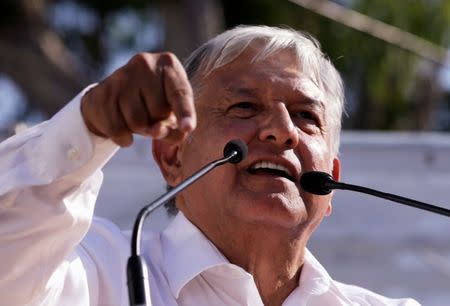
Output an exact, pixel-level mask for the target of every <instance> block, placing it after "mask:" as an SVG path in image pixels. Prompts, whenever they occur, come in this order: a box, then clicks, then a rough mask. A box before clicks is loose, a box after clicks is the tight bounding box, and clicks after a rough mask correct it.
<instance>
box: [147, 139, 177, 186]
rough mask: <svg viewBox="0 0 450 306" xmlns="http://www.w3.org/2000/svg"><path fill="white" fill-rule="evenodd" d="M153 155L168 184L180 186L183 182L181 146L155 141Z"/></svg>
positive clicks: (153, 141) (153, 142)
mask: <svg viewBox="0 0 450 306" xmlns="http://www.w3.org/2000/svg"><path fill="white" fill-rule="evenodd" d="M152 153H153V159H154V160H155V161H156V163H157V164H158V166H159V170H160V171H161V173H162V175H163V176H164V179H165V180H166V182H167V183H168V184H169V185H170V186H175V185H177V184H179V183H180V182H181V161H180V156H179V155H180V144H179V143H177V144H174V143H170V142H168V141H164V140H159V139H153V140H152Z"/></svg>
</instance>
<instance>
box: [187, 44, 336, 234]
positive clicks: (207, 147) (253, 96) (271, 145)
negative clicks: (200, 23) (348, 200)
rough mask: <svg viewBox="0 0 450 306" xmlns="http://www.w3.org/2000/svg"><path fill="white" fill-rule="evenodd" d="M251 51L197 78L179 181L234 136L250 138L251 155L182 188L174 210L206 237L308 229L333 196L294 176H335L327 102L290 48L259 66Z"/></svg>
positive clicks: (215, 155)
mask: <svg viewBox="0 0 450 306" xmlns="http://www.w3.org/2000/svg"><path fill="white" fill-rule="evenodd" d="M253 55H254V54H253V51H251V50H247V51H245V52H244V53H243V54H242V55H240V56H239V57H238V58H237V59H236V60H234V61H233V62H232V63H230V64H227V65H225V66H224V67H222V68H219V69H217V70H215V71H214V72H213V73H212V74H210V75H209V76H208V77H206V78H204V79H203V80H202V81H201V82H202V84H201V85H202V86H201V89H200V91H199V94H198V96H197V99H196V110H197V117H198V125H197V128H196V129H195V131H194V132H193V134H192V137H191V139H189V140H188V141H186V142H185V143H184V144H183V145H182V147H181V149H180V151H179V160H180V162H181V177H180V178H181V179H185V178H187V177H188V176H189V175H191V174H192V173H193V172H195V171H196V170H198V169H199V168H201V167H202V166H204V165H205V164H207V163H209V162H211V161H212V160H215V159H217V158H219V157H222V154H223V153H222V150H223V147H224V145H225V144H226V143H227V142H228V141H230V140H232V139H237V138H239V139H242V140H243V141H244V142H245V143H247V145H248V149H249V154H248V157H247V158H246V159H245V160H244V161H242V162H241V163H239V164H237V165H234V164H227V165H224V166H221V167H219V168H217V169H215V170H213V171H212V172H210V173H209V174H208V175H206V176H205V177H203V178H202V179H200V180H199V181H198V182H196V183H195V184H193V185H192V186H191V187H189V188H188V189H186V190H185V191H184V192H183V193H182V195H181V198H180V201H179V207H180V209H181V210H182V211H183V212H184V213H185V215H186V216H187V217H188V218H189V219H190V220H191V221H192V222H193V223H194V224H196V225H197V226H198V227H199V228H200V229H202V230H203V231H204V232H206V234H207V235H208V232H209V231H217V230H220V229H225V228H226V227H230V226H233V227H238V228H239V227H240V226H244V228H245V227H247V226H248V225H252V224H253V225H261V226H265V227H266V226H273V227H276V228H279V229H291V230H301V231H305V230H307V231H308V230H309V231H311V232H312V230H313V229H314V228H315V227H316V226H317V225H318V224H319V223H320V221H321V220H322V218H323V216H324V215H325V214H326V212H327V210H328V209H329V205H330V201H331V196H313V195H311V194H308V193H305V192H303V191H302V190H301V188H300V185H299V178H300V176H301V174H302V173H304V172H307V171H312V170H320V171H325V172H329V173H330V172H333V174H334V175H335V176H338V175H339V164H338V161H337V160H335V159H334V156H333V155H332V152H331V143H332V141H331V139H330V126H329V125H328V110H327V103H326V102H327V101H324V94H323V93H322V92H321V91H320V90H319V89H318V87H316V86H315V85H314V83H313V82H312V81H311V79H309V78H308V76H306V75H304V74H302V71H301V70H300V68H299V65H298V63H297V59H296V57H295V56H294V55H293V54H292V53H291V52H290V51H283V52H280V53H277V54H275V55H273V56H270V57H268V58H266V59H265V60H261V61H258V62H256V63H252V62H251V58H252V56H253Z"/></svg>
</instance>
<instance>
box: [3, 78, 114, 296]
mask: <svg viewBox="0 0 450 306" xmlns="http://www.w3.org/2000/svg"><path fill="white" fill-rule="evenodd" d="M89 89H90V87H88V88H86V89H85V90H84V91H83V92H81V93H80V94H79V95H78V96H77V97H75V98H74V99H73V100H72V101H71V102H70V103H69V104H67V105H66V106H65V107H64V108H63V109H62V110H61V111H60V112H59V113H57V114H56V115H55V116H54V117H52V118H51V119H50V120H48V121H46V122H43V123H41V124H39V125H37V126H35V127H33V128H30V129H28V130H26V131H24V132H22V133H20V134H18V135H16V136H13V137H11V138H9V139H7V140H6V141H4V142H3V143H1V144H0V258H1V260H0V297H1V298H0V299H1V304H2V305H42V304H44V305H53V304H51V303H47V302H50V301H52V300H53V298H54V297H55V296H57V295H58V293H61V291H62V286H64V282H60V281H61V279H64V274H65V273H66V272H67V271H69V270H70V269H71V267H72V266H73V265H75V266H76V265H80V261H79V260H77V258H71V257H72V256H74V255H73V254H76V252H73V250H74V248H75V247H76V246H77V245H78V244H79V243H80V241H81V240H82V239H83V237H84V235H85V234H86V232H87V230H88V228H89V226H90V223H91V221H92V216H93V211H94V203H95V201H96V198H97V195H98V192H99V188H100V185H101V182H102V173H101V170H100V169H101V167H102V166H103V165H104V164H105V163H106V162H107V161H108V160H109V159H110V157H111V156H112V155H113V154H114V153H115V152H116V150H117V149H118V147H117V146H116V145H115V144H114V143H113V142H112V141H110V140H107V139H105V138H102V137H97V136H95V135H93V134H92V133H90V132H89V131H88V130H87V128H86V126H85V124H84V121H83V118H82V116H81V111H80V101H81V98H82V96H83V95H84V93H85V92H86V91H87V90H89ZM75 257H76V256H75ZM71 264H73V265H72V266H71ZM79 268H80V270H81V271H82V270H83V269H88V268H89V267H86V266H83V265H82V264H81V267H79ZM89 273H90V272H89V271H85V274H86V275H85V276H82V277H81V278H83V277H85V278H86V277H88V276H89ZM69 281H70V280H69ZM77 281H79V279H78V280H73V281H72V283H71V285H73V286H77ZM65 285H67V284H65ZM85 285H86V284H84V285H83V284H82V285H81V286H85ZM88 298H89V297H87V299H88ZM88 304H89V303H85V304H83V305H88Z"/></svg>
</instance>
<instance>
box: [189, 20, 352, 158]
mask: <svg viewBox="0 0 450 306" xmlns="http://www.w3.org/2000/svg"><path fill="white" fill-rule="evenodd" d="M256 41H257V42H258V43H262V44H261V47H260V49H259V50H258V52H256V54H255V55H254V57H253V59H252V61H253V62H257V61H259V60H263V59H265V58H267V57H268V56H270V55H272V54H275V53H278V52H280V51H282V50H292V51H293V52H294V53H295V55H296V56H297V58H298V62H299V64H300V69H301V70H302V73H305V74H306V75H307V76H308V77H309V78H310V79H311V81H313V82H314V83H315V85H316V86H317V87H318V88H319V89H320V90H321V91H322V92H323V93H324V100H325V101H324V102H325V103H327V106H329V107H327V109H328V115H327V119H328V120H329V121H328V122H329V125H330V128H331V134H330V136H331V140H332V144H331V145H332V151H333V153H334V154H335V155H337V154H338V151H339V139H340V137H339V136H340V131H341V117H342V113H343V111H344V90H343V84H342V79H341V77H340V75H339V73H338V72H337V70H336V69H335V68H334V66H333V64H332V63H331V62H330V60H329V59H328V57H327V56H325V55H324V54H323V52H322V51H321V49H320V45H319V43H318V42H317V40H316V39H314V38H313V37H312V36H311V35H309V34H307V33H303V32H299V31H295V30H292V29H284V28H277V27H268V26H238V27H235V28H233V29H230V30H228V31H226V32H223V33H222V34H220V35H218V36H216V37H214V38H212V39H211V40H209V41H207V42H206V43H205V44H203V45H202V46H200V47H199V48H198V49H196V50H195V51H194V52H193V53H192V54H191V55H190V56H189V57H188V58H187V59H186V61H185V68H186V72H187V74H188V76H189V79H190V80H191V82H192V84H193V87H194V92H198V90H199V89H200V84H199V83H201V82H199V81H201V79H202V78H204V77H206V76H208V75H209V74H210V73H211V72H213V71H214V70H215V69H217V68H219V67H222V66H225V65H226V64H228V63H230V62H232V61H233V60H234V59H236V58H237V57H238V56H239V55H240V54H241V53H242V52H243V51H244V50H245V49H246V48H247V47H248V46H249V45H250V44H251V43H252V42H256ZM259 46H260V44H258V47H259Z"/></svg>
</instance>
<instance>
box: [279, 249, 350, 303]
mask: <svg viewBox="0 0 450 306" xmlns="http://www.w3.org/2000/svg"><path fill="white" fill-rule="evenodd" d="M320 295H326V296H327V301H328V303H330V302H331V301H333V303H336V305H343V304H342V303H340V302H339V303H338V301H344V304H345V303H348V304H345V305H350V304H351V302H350V301H349V300H348V299H347V298H346V296H345V295H344V294H343V293H342V292H341V291H340V289H339V288H338V287H337V286H336V283H335V282H334V281H333V279H332V278H331V276H330V275H329V274H328V272H327V271H326V270H325V268H324V267H323V266H322V265H321V264H320V263H319V261H318V260H317V259H316V258H315V257H314V255H313V254H311V252H310V251H309V250H308V249H305V260H304V263H303V267H302V273H301V274H300V280H299V286H298V287H297V288H296V289H295V290H294V291H293V292H292V293H291V294H290V295H289V296H288V298H287V299H286V300H285V302H284V303H283V306H290V305H299V301H301V303H300V305H307V302H308V300H309V299H310V298H312V297H313V296H320ZM330 299H331V300H330ZM336 299H337V300H336Z"/></svg>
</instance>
